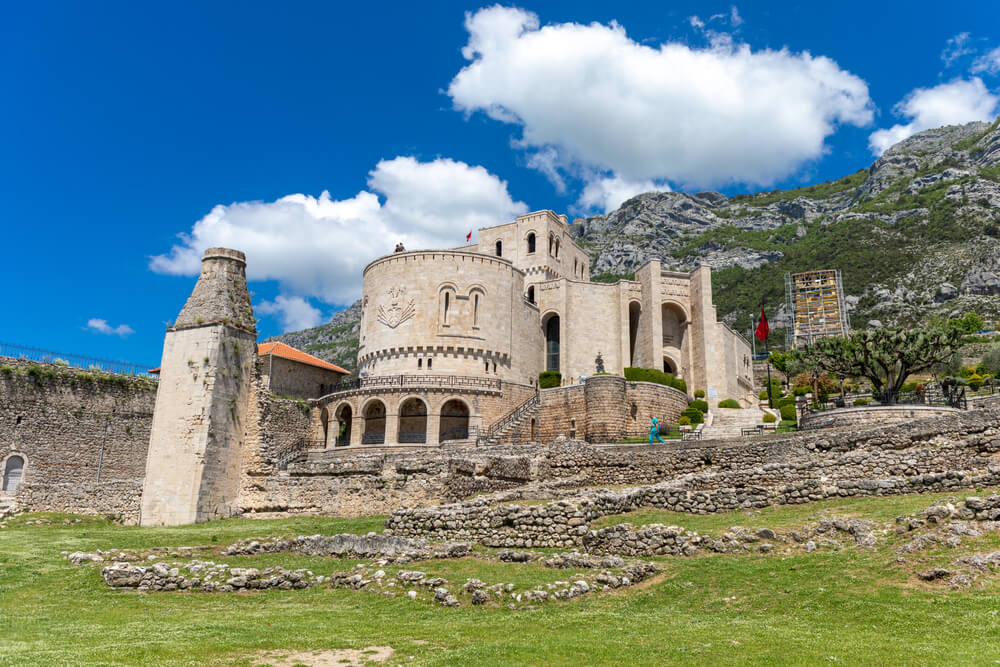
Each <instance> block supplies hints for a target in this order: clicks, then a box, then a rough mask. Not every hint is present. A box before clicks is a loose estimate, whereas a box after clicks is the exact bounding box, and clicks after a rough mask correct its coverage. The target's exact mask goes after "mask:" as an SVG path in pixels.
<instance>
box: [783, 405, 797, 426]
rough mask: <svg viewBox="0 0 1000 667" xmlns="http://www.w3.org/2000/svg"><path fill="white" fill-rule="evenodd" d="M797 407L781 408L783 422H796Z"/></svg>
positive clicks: (785, 406)
mask: <svg viewBox="0 0 1000 667" xmlns="http://www.w3.org/2000/svg"><path fill="white" fill-rule="evenodd" d="M796 420H797V418H796V415H795V406H794V405H782V406H781V421H790V422H794V421H796Z"/></svg>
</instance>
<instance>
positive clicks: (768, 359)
mask: <svg viewBox="0 0 1000 667" xmlns="http://www.w3.org/2000/svg"><path fill="white" fill-rule="evenodd" d="M764 317H765V315H764V299H761V300H760V318H761V319H760V320H758V324H757V328H758V330H760V323H761V322H763V321H764ZM770 333H771V331H770V327H767V326H765V327H764V354H765V356H766V359H765V361H764V364H765V365H766V366H767V407H768V408H770V409H771V410H773V409H774V398H772V396H771V352H770V350H768V346H767V339H768V337H769V335H770Z"/></svg>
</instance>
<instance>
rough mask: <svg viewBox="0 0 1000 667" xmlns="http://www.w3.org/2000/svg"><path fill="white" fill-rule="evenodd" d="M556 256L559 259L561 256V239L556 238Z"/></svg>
mask: <svg viewBox="0 0 1000 667" xmlns="http://www.w3.org/2000/svg"><path fill="white" fill-rule="evenodd" d="M555 257H556V258H557V259H558V258H559V239H556V253H555Z"/></svg>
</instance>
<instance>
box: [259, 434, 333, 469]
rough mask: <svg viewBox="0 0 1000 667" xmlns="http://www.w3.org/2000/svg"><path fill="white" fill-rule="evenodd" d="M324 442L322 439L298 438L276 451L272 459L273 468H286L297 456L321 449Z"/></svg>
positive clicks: (324, 444)
mask: <svg viewBox="0 0 1000 667" xmlns="http://www.w3.org/2000/svg"><path fill="white" fill-rule="evenodd" d="M325 446H326V443H325V442H323V441H322V440H312V439H310V438H299V439H298V440H296V441H295V442H293V443H292V444H291V445H290V446H288V447H286V448H285V449H282V450H281V451H279V452H277V453H276V454H275V455H274V457H273V458H272V460H273V461H274V467H275V468H279V469H281V468H286V467H288V464H290V463H292V462H293V461H295V460H296V459H298V458H301V457H303V456H305V455H306V454H308V453H309V452H311V451H322V450H323V448H324V447H325Z"/></svg>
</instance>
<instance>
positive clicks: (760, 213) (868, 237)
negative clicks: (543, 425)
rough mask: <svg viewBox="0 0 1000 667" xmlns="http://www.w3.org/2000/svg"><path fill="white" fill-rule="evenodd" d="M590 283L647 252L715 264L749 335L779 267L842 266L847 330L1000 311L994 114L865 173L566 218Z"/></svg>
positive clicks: (737, 322) (670, 260)
mask: <svg viewBox="0 0 1000 667" xmlns="http://www.w3.org/2000/svg"><path fill="white" fill-rule="evenodd" d="M573 231H574V233H575V234H576V237H577V241H578V243H580V244H581V245H583V246H584V247H586V248H587V250H588V251H589V252H590V254H591V256H592V257H593V265H592V274H605V275H604V276H598V279H614V277H615V276H617V275H628V274H630V273H632V272H633V271H634V270H635V269H636V268H637V267H639V266H640V265H641V264H642V263H643V262H644V261H646V260H647V259H649V258H654V257H655V258H659V259H660V260H661V261H662V262H663V263H664V264H665V265H666V266H669V267H673V268H677V269H681V270H688V269H690V268H692V267H694V266H695V265H697V264H708V265H710V266H711V267H712V268H713V269H714V271H713V286H714V290H715V303H716V306H717V309H718V313H719V316H720V317H721V318H723V319H725V320H726V321H728V322H730V323H732V324H734V326H736V327H737V328H738V329H740V330H745V329H746V328H747V327H749V326H750V323H751V320H752V317H753V313H754V312H755V310H756V304H757V303H759V301H760V299H761V297H763V298H764V299H765V303H766V304H770V308H771V310H772V312H777V313H778V314H779V317H778V318H777V320H778V321H777V322H776V323H777V324H779V325H780V324H782V319H783V317H782V316H784V308H783V302H784V274H785V273H786V272H792V273H794V272H797V271H807V270H812V269H826V268H831V269H832V268H836V269H840V270H841V272H842V274H843V277H844V285H845V292H846V293H847V295H848V307H849V308H851V309H853V313H852V325H854V326H865V325H867V324H869V323H872V324H874V325H878V324H885V325H906V324H911V323H915V322H917V321H919V320H922V319H924V318H926V317H927V316H929V315H934V314H943V315H948V314H951V313H952V312H958V311H964V310H968V309H975V310H977V311H978V312H980V313H981V314H982V315H983V316H984V317H986V318H987V319H996V318H998V317H1000V120H998V121H997V122H994V123H993V124H992V125H990V124H987V123H969V124H967V125H962V126H949V127H943V128H939V129H935V130H928V131H925V132H921V133H919V134H916V135H914V136H912V137H910V138H908V139H906V140H904V141H902V142H900V143H899V144H896V145H895V146H893V147H892V148H890V149H889V150H888V151H886V152H885V153H884V154H883V155H882V157H880V158H879V159H878V160H876V161H875V163H874V164H872V165H871V166H870V167H869V168H867V169H862V170H859V171H858V172H856V173H854V174H851V175H849V176H845V177H843V178H841V179H839V180H837V181H833V182H826V183H820V184H817V185H812V186H808V187H803V188H798V189H795V190H784V191H782V190H775V191H772V192H762V193H757V194H751V195H738V196H735V197H725V196H724V195H722V194H719V193H717V192H701V193H698V194H687V193H681V192H650V193H646V194H642V195H639V196H637V197H633V198H632V199H630V200H628V201H626V202H625V203H624V204H622V206H621V207H620V208H619V209H618V210H617V211H614V212H612V213H609V214H607V215H597V216H593V217H589V218H583V219H578V220H576V221H574V224H573Z"/></svg>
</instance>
